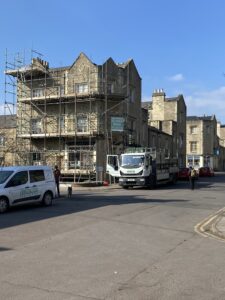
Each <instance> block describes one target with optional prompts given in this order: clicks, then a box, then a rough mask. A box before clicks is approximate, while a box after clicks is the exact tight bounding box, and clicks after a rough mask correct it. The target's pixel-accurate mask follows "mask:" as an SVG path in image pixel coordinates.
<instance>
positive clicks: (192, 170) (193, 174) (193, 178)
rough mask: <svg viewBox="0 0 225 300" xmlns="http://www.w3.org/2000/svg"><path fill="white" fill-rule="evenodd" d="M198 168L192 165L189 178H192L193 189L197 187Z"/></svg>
mask: <svg viewBox="0 0 225 300" xmlns="http://www.w3.org/2000/svg"><path fill="white" fill-rule="evenodd" d="M196 176H197V174H196V170H195V169H194V168H193V167H190V170H189V180H190V185H191V189H192V190H194V189H195V180H196Z"/></svg>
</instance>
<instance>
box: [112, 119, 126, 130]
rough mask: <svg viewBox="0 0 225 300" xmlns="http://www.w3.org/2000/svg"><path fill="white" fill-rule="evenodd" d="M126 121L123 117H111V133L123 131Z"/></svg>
mask: <svg viewBox="0 0 225 300" xmlns="http://www.w3.org/2000/svg"><path fill="white" fill-rule="evenodd" d="M124 121H125V120H124V118H122V117H111V131H119V132H121V131H123V130H124Z"/></svg>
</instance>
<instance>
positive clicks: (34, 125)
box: [31, 119, 42, 134]
mask: <svg viewBox="0 0 225 300" xmlns="http://www.w3.org/2000/svg"><path fill="white" fill-rule="evenodd" d="M31 131H32V133H34V134H35V133H36V134H37V133H41V132H42V122H41V119H32V120H31Z"/></svg>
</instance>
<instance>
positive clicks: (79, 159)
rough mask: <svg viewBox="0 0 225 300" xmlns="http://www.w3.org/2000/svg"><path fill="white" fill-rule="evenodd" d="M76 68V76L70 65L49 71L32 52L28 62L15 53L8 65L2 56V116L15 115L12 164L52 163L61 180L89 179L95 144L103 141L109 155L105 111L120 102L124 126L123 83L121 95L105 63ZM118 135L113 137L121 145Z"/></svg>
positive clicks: (110, 137) (110, 141)
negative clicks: (3, 96)
mask: <svg viewBox="0 0 225 300" xmlns="http://www.w3.org/2000/svg"><path fill="white" fill-rule="evenodd" d="M34 56H35V57H34ZM80 68H81V70H80V72H77V73H76V72H72V71H71V67H61V68H49V64H48V62H46V61H44V60H43V55H42V54H41V53H39V52H37V51H35V50H32V51H31V58H30V62H28V63H27V61H26V59H25V56H22V55H19V54H17V55H16V56H15V58H14V60H13V63H11V62H10V60H9V57H8V53H7V52H6V64H5V114H6V115H7V114H12V115H14V114H16V120H17V128H16V141H15V147H14V153H13V156H14V159H13V163H14V164H16V165H34V164H36V165H37V164H40V165H41V164H47V165H51V166H54V165H58V166H59V168H60V169H61V173H62V174H63V175H64V178H65V180H66V178H70V179H71V180H73V181H79V180H82V179H84V178H86V179H89V180H91V179H94V178H95V174H96V140H97V139H102V138H104V139H105V143H104V147H105V152H106V153H108V154H110V153H111V154H112V153H113V152H114V151H115V146H114V141H113V135H112V131H110V126H111V124H110V118H109V116H111V114H110V109H111V108H112V109H113V108H114V107H116V106H117V107H118V105H120V106H121V104H122V111H123V117H124V118H125V124H127V118H128V116H127V115H128V114H127V111H128V109H127V107H126V105H127V98H128V96H127V94H128V92H127V91H126V89H127V90H128V88H129V82H127V83H126V85H125V91H124V87H121V86H118V85H117V84H116V80H117V79H116V78H114V77H113V76H112V75H111V74H110V75H109V74H108V70H107V62H106V63H105V64H104V65H102V66H97V65H95V64H93V67H87V66H85V65H82V64H81V66H80ZM99 74H101V76H99ZM128 80H129V78H128V77H127V81H128ZM124 95H125V96H124ZM103 112H104V113H103ZM114 114H115V110H114ZM124 136H125V134H124V133H123V135H122V139H121V136H119V137H118V138H117V140H118V139H121V143H122V144H123V145H124V144H126V143H124ZM116 142H117V143H119V142H118V141H116Z"/></svg>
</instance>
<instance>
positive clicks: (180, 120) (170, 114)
mask: <svg viewBox="0 0 225 300" xmlns="http://www.w3.org/2000/svg"><path fill="white" fill-rule="evenodd" d="M148 115H149V119H148V124H149V126H150V128H157V129H158V132H163V133H166V134H167V135H168V136H171V137H172V141H171V146H170V147H168V149H166V151H169V152H170V153H168V155H169V157H173V158H178V161H179V166H185V164H186V105H185V101H184V98H183V96H182V95H178V96H177V97H173V98H166V94H165V93H164V91H163V90H155V91H154V93H153V94H152V101H151V102H150V103H148ZM168 143H169V139H168ZM150 144H154V141H153V140H152V141H150Z"/></svg>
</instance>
